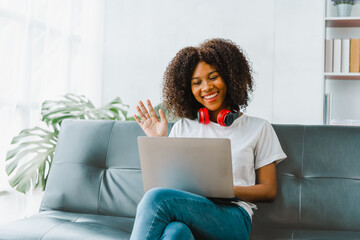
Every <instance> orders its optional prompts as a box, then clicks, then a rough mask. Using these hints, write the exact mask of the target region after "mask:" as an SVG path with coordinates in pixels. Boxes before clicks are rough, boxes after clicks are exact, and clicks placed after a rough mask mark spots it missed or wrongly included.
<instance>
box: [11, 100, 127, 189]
mask: <svg viewBox="0 0 360 240" xmlns="http://www.w3.org/2000/svg"><path fill="white" fill-rule="evenodd" d="M127 110H128V106H127V105H124V104H122V102H121V100H120V98H115V99H114V100H112V101H111V102H109V103H108V104H105V105H104V106H102V107H100V108H95V107H94V105H93V104H92V103H91V101H90V100H89V99H87V98H86V97H85V96H79V95H75V94H66V95H64V96H62V97H60V99H58V100H47V101H44V103H43V104H42V108H41V116H42V121H43V122H45V123H46V125H47V128H41V127H34V128H30V129H24V130H22V131H21V132H20V133H19V135H18V136H16V137H14V138H13V139H12V142H11V145H12V149H10V150H9V151H8V152H7V156H6V162H5V169H6V173H7V174H8V176H9V183H10V186H11V187H13V188H15V189H16V190H17V191H19V192H22V193H27V192H29V191H31V190H34V189H39V188H42V189H44V188H45V186H46V181H47V177H48V173H49V170H50V167H51V164H52V161H53V158H54V152H55V146H56V143H57V139H58V134H59V130H60V128H61V123H62V121H63V120H64V119H112V120H128V119H127V118H126V115H127Z"/></svg>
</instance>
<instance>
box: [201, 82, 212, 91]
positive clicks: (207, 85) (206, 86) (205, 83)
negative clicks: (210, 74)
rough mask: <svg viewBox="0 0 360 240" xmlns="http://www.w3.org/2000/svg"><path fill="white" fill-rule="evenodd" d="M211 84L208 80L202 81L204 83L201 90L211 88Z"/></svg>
mask: <svg viewBox="0 0 360 240" xmlns="http://www.w3.org/2000/svg"><path fill="white" fill-rule="evenodd" d="M212 87H213V86H212V83H211V82H209V81H204V84H203V90H207V89H211V88H212Z"/></svg>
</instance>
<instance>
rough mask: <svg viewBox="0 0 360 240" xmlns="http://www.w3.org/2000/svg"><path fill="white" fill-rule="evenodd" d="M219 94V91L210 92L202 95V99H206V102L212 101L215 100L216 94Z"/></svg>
mask: <svg viewBox="0 0 360 240" xmlns="http://www.w3.org/2000/svg"><path fill="white" fill-rule="evenodd" d="M218 95H219V92H216V93H211V94H208V95H206V96H203V99H204V100H205V101H206V102H213V101H215V100H216V98H217V96H218Z"/></svg>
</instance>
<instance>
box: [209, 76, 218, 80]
mask: <svg viewBox="0 0 360 240" xmlns="http://www.w3.org/2000/svg"><path fill="white" fill-rule="evenodd" d="M217 77H218V75H216V76H212V77H211V78H210V80H215V79H217Z"/></svg>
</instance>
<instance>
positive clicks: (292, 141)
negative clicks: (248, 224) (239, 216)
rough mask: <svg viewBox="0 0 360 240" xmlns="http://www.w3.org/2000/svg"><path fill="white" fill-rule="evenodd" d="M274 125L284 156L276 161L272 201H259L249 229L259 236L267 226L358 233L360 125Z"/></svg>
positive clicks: (303, 231)
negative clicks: (274, 189)
mask: <svg viewBox="0 0 360 240" xmlns="http://www.w3.org/2000/svg"><path fill="white" fill-rule="evenodd" d="M274 129H275V131H276V133H277V135H278V137H279V140H280V143H281V145H282V148H283V150H284V151H285V153H286V154H287V156H288V158H287V159H286V160H285V161H284V162H283V163H281V164H279V165H278V166H277V176H278V196H277V198H276V200H275V201H274V202H272V203H259V204H258V211H255V215H254V219H253V234H256V235H258V236H259V235H261V234H262V232H264V229H266V228H269V227H270V228H272V229H273V230H275V229H278V230H279V231H278V233H280V232H281V231H282V230H281V229H289V230H292V231H291V232H292V234H295V232H296V233H298V234H300V233H303V235H304V234H305V235H306V234H308V233H309V234H310V235H311V234H312V233H311V232H314V233H315V232H317V231H318V232H319V233H320V232H321V231H324V232H323V234H325V235H324V236H326V235H327V233H326V232H329V234H331V232H337V231H339V232H341V231H342V232H347V231H348V232H349V234H350V235H352V234H351V232H356V233H357V234H359V232H360V218H359V216H360V201H359V199H360V191H356V189H359V187H360V181H359V180H360V171H359V170H360V128H359V127H344V126H300V125H274ZM310 230H313V231H310ZM293 231H294V232H293ZM305 235H304V236H305ZM310 235H309V236H310ZM294 236H295V235H294ZM298 236H299V239H300V238H301V237H300V236H302V235H298ZM313 236H316V235H313ZM329 236H330V235H329ZM334 236H335V235H334ZM304 238H306V237H304ZM254 239H261V238H254ZM294 239H295V238H294ZM341 239H342V238H341Z"/></svg>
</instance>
